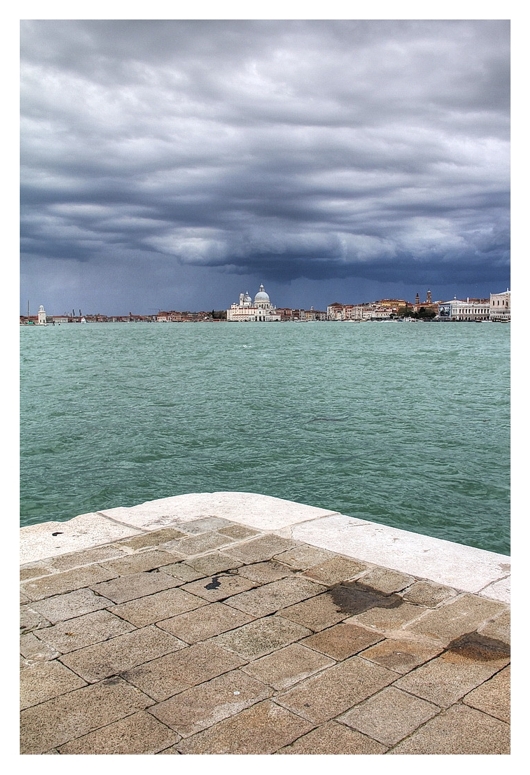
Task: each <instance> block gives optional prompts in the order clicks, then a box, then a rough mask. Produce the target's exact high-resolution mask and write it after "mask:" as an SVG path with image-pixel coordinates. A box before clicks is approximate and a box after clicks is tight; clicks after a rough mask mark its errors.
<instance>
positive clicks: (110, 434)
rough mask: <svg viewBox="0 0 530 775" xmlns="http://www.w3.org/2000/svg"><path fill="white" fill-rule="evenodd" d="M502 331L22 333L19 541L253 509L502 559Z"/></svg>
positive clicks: (167, 327)
mask: <svg viewBox="0 0 530 775" xmlns="http://www.w3.org/2000/svg"><path fill="white" fill-rule="evenodd" d="M509 336H510V333H509V326H508V325H502V324H480V325H479V324H473V323H468V324H465V323H463V324H450V323H449V324H436V323H430V324H422V323H420V324H411V323H364V324H349V323H342V324H341V323H302V324H291V323H285V324H268V325H267V324H264V325H259V324H226V323H224V324H223V323H220V324H215V323H204V324H146V323H144V324H142V323H138V324H123V323H122V324H120V323H115V324H112V323H111V324H87V325H79V324H77V325H76V324H70V325H64V324H63V325H60V326H47V327H44V328H33V327H23V328H21V331H20V337H21V350H22V355H21V369H22V371H21V374H22V376H21V385H22V395H21V524H23V525H28V524H32V523H37V522H44V521H47V520H65V519H70V518H71V517H74V516H76V515H77V514H82V513H85V512H91V511H97V510H101V509H105V508H110V507H113V506H132V505H134V504H137V503H141V502H143V501H146V500H152V499H155V498H163V497H167V496H170V495H179V494H182V493H190V492H207V491H218V490H236V491H245V492H257V493H263V494H266V495H273V496H276V497H280V498H287V499H289V500H294V501H299V502H301V503H307V504H312V505H315V506H321V507H324V508H327V509H333V510H336V511H339V512H341V513H343V514H348V515H351V516H356V517H360V518H362V519H368V520H372V521H375V522H381V523H383V524H385V525H392V526H395V527H399V528H403V529H405V530H412V531H414V532H418V533H423V534H427V535H431V536H437V537H440V538H446V539H448V540H451V541H456V542H459V543H464V544H468V545H472V546H477V547H481V548H483V549H489V550H491V551H497V552H501V553H504V554H507V553H509Z"/></svg>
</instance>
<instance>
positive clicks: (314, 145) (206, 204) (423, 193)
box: [20, 20, 510, 314]
mask: <svg viewBox="0 0 530 775" xmlns="http://www.w3.org/2000/svg"><path fill="white" fill-rule="evenodd" d="M509 63H510V51H509V22H508V21H498V20H492V21H485V20H474V21H473V20H471V21H458V20H455V21H444V20H441V21H406V20H399V21H398V20H396V21H331V20H330V21H324V20H323V21H296V20H295V21H251V20H247V21H226V20H225V21H223V20H219V21H148V20H147V21H104V20H103V21H55V20H48V21H22V22H21V285H20V288H21V296H20V309H21V312H22V313H25V312H26V310H27V303H28V301H30V305H31V312H32V313H33V314H35V312H36V310H37V307H38V305H39V304H43V305H44V306H45V308H46V311H47V312H48V313H49V314H59V313H62V312H65V311H67V310H72V309H75V310H76V312H77V310H78V309H82V310H83V312H102V313H107V314H110V313H116V314H123V313H126V312H129V311H132V312H137V313H144V314H145V313H153V312H156V311H158V310H159V309H177V310H179V309H180V310H199V309H226V308H227V307H228V306H229V305H230V304H231V303H232V302H234V301H236V300H237V298H238V295H239V293H240V292H241V291H246V290H248V291H250V293H251V294H252V295H253V294H255V293H256V291H257V290H258V286H259V284H260V283H261V282H263V283H264V285H265V287H266V290H267V291H268V292H269V294H270V296H271V300H272V302H273V303H275V304H277V305H278V306H290V307H298V306H302V307H309V306H314V307H315V308H317V309H323V308H325V307H326V305H327V304H330V303H331V302H334V301H342V302H344V303H355V302H360V301H369V300H374V299H378V298H383V297H386V298H388V297H399V298H407V299H409V300H414V297H415V295H416V293H417V292H418V293H420V296H421V298H422V299H423V298H425V294H426V291H427V289H428V288H430V289H431V290H432V293H433V298H434V299H446V298H452V297H453V296H455V295H456V296H459V297H464V298H465V297H466V296H489V293H490V292H498V291H502V290H505V289H506V288H507V287H509V285H510V274H509V262H510V239H509V231H510V223H509V190H510V189H509V186H510V182H509V91H510V90H509Z"/></svg>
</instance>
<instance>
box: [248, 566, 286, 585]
mask: <svg viewBox="0 0 530 775" xmlns="http://www.w3.org/2000/svg"><path fill="white" fill-rule="evenodd" d="M238 573H239V575H240V576H245V578H247V579H250V580H251V581H256V582H257V583H258V584H268V583H269V582H271V581H278V579H284V578H286V576H290V575H291V573H292V571H290V570H289V568H287V567H286V566H285V565H280V563H279V562H275V560H265V562H256V563H253V564H251V565H243V566H242V567H241V568H239V570H238Z"/></svg>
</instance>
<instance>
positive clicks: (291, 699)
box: [276, 657, 396, 724]
mask: <svg viewBox="0 0 530 775" xmlns="http://www.w3.org/2000/svg"><path fill="white" fill-rule="evenodd" d="M395 678H396V674H395V673H392V672H391V671H390V670H386V669H385V668H384V667H380V666H379V665H374V664H373V663H371V662H367V661H366V660H363V659H361V658H360V657H351V658H350V659H347V660H345V661H344V662H339V663H338V664H336V665H334V666H333V667H329V668H327V670H324V671H323V672H322V673H320V674H319V675H317V676H314V677H313V678H308V679H307V680H306V681H303V682H302V683H301V684H297V685H296V686H295V687H294V688H293V689H291V690H289V691H288V692H284V693H281V694H279V695H278V696H277V697H276V702H278V703H279V704H280V705H283V706H284V707H286V708H289V710H292V711H293V712H294V713H297V714H299V715H300V716H302V717H303V718H307V719H308V720H309V721H312V722H314V723H315V724H321V723H323V722H325V721H329V720H330V719H332V718H334V717H335V716H338V715H339V714H340V713H344V712H345V711H347V710H349V709H350V708H351V707H353V706H354V705H356V704H357V703H359V702H362V700H364V699H366V698H367V697H370V696H371V695H372V694H374V693H375V692H376V691H378V690H380V689H382V688H383V687H384V686H387V685H388V684H390V683H392V682H393V681H394V680H395Z"/></svg>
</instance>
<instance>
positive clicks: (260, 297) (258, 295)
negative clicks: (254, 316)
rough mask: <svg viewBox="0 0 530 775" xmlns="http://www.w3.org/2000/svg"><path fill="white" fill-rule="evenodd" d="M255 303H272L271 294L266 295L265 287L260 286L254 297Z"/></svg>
mask: <svg viewBox="0 0 530 775" xmlns="http://www.w3.org/2000/svg"><path fill="white" fill-rule="evenodd" d="M254 301H255V302H256V301H270V299H269V294H268V293H265V288H264V287H263V285H260V287H259V291H258V292H257V293H256V295H255V296H254Z"/></svg>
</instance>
